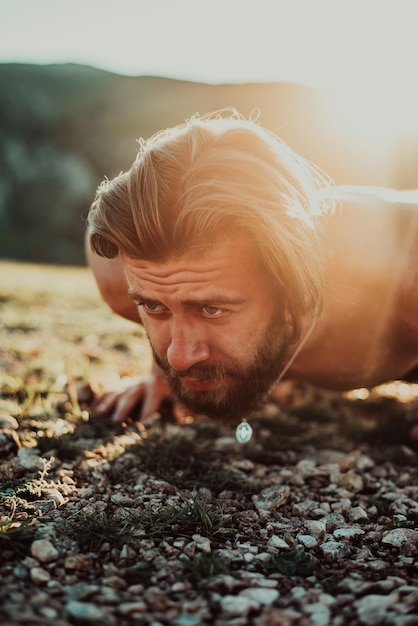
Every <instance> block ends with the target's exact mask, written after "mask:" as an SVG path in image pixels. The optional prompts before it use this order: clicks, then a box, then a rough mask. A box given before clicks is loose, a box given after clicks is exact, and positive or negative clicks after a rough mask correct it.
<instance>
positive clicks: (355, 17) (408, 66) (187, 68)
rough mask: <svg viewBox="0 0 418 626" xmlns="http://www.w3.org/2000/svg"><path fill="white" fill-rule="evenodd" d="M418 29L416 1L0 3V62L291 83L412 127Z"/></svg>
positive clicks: (417, 93) (417, 90)
mask: <svg viewBox="0 0 418 626" xmlns="http://www.w3.org/2000/svg"><path fill="white" fill-rule="evenodd" d="M417 24H418V0H0V63H5V62H11V61H17V62H25V63H63V62H76V63H85V64H88V65H93V66H96V67H100V68H104V69H108V70H111V71H114V72H118V73H126V74H132V75H159V76H169V77H176V78H184V79H189V80H197V81H204V82H243V81H281V80H285V81H293V82H299V83H305V84H310V85H315V86H319V87H325V88H327V89H331V90H332V91H333V93H334V94H335V97H336V98H338V100H339V102H340V105H341V107H342V109H344V108H345V109H346V113H347V111H351V114H352V115H354V116H355V112H356V107H357V108H358V109H359V110H360V109H361V110H364V108H365V107H366V109H367V108H369V110H370V111H369V112H370V116H371V117H373V118H374V117H375V115H376V114H377V116H379V108H380V109H381V111H383V112H384V113H387V112H388V111H392V113H393V116H394V117H395V118H396V119H397V120H398V122H399V123H402V124H403V125H407V126H411V125H412V126H413V127H417V128H418V122H417V120H416V117H417V115H418V114H417V111H418V81H417V78H416V67H417V61H418V36H417ZM353 85H354V86H360V88H361V92H362V98H361V100H358V98H357V99H353V95H352V94H353V89H352V87H353Z"/></svg>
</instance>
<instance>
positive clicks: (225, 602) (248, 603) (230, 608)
mask: <svg viewBox="0 0 418 626" xmlns="http://www.w3.org/2000/svg"><path fill="white" fill-rule="evenodd" d="M259 606H260V603H259V602H256V601H255V600H253V599H252V598H248V597H246V596H242V595H239V596H229V595H227V596H224V597H223V598H222V599H221V610H222V614H223V616H224V617H225V616H226V617H235V616H242V617H246V616H247V615H248V613H249V612H250V611H251V610H252V609H257V608H259Z"/></svg>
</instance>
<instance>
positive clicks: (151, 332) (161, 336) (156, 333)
mask: <svg viewBox="0 0 418 626" xmlns="http://www.w3.org/2000/svg"><path fill="white" fill-rule="evenodd" d="M145 317H146V316H144V318H145ZM143 325H144V328H145V332H146V333H147V337H148V341H149V342H150V344H151V345H152V347H153V348H154V350H155V351H156V352H157V354H158V355H159V356H164V357H165V354H166V352H167V350H168V347H169V345H170V335H169V333H168V332H167V329H166V328H165V325H164V324H158V323H155V322H153V321H152V320H151V321H150V320H149V319H144V322H143Z"/></svg>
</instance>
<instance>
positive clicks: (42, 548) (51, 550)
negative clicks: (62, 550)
mask: <svg viewBox="0 0 418 626" xmlns="http://www.w3.org/2000/svg"><path fill="white" fill-rule="evenodd" d="M30 551H31V554H32V556H34V557H35V558H36V559H38V561H40V562H41V563H51V562H52V561H56V560H57V558H58V557H59V552H58V550H57V549H56V547H55V546H54V545H53V544H52V543H51V542H50V541H49V540H48V539H36V540H35V541H33V542H32V545H31V547H30Z"/></svg>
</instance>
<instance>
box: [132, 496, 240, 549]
mask: <svg viewBox="0 0 418 626" xmlns="http://www.w3.org/2000/svg"><path fill="white" fill-rule="evenodd" d="M231 519H232V517H231V516H230V515H225V514H224V513H223V511H222V507H221V505H220V504H219V503H218V502H215V503H214V504H209V503H206V502H204V501H203V500H202V499H201V498H200V497H199V495H198V494H197V493H196V492H193V493H192V496H191V497H190V498H186V497H184V496H182V498H181V501H180V503H179V505H170V506H166V507H162V508H161V509H159V510H158V511H157V512H153V511H152V508H151V507H148V508H147V509H145V510H144V512H143V514H142V516H141V518H140V520H137V521H139V522H140V523H141V527H142V532H143V535H144V536H145V537H146V538H149V539H154V540H156V541H163V540H164V538H165V537H166V536H167V533H168V534H172V533H174V534H176V535H177V536H185V537H188V538H191V537H192V535H194V534H197V533H198V534H201V535H204V536H205V537H209V538H214V537H215V536H217V537H219V538H221V537H222V538H223V539H225V538H226V537H228V536H230V535H233V534H234V533H235V531H234V529H233V528H231V526H230V523H231Z"/></svg>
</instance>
